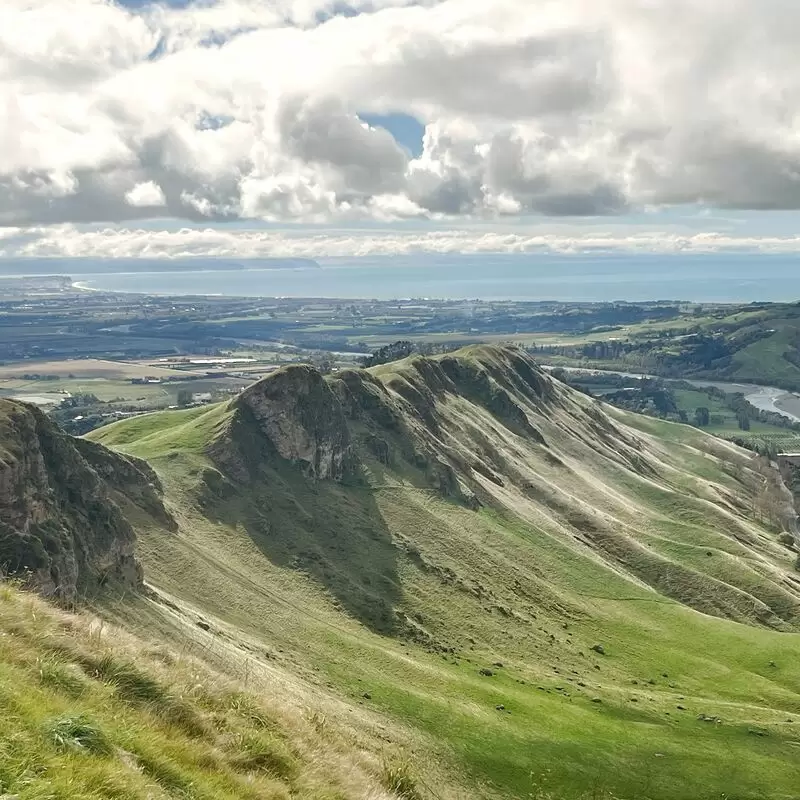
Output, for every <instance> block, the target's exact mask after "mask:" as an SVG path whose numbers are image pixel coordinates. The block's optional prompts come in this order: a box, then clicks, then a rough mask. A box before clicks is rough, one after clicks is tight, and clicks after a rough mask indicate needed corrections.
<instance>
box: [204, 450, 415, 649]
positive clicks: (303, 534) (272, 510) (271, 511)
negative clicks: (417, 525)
mask: <svg viewBox="0 0 800 800" xmlns="http://www.w3.org/2000/svg"><path fill="white" fill-rule="evenodd" d="M273 463H274V462H273ZM227 486H228V491H223V492H221V493H220V492H219V491H218V488H217V487H214V486H208V492H209V494H210V496H209V497H207V498H206V502H205V503H204V506H205V513H206V515H207V516H208V517H209V518H212V519H215V520H216V521H219V522H223V523H225V524H229V525H242V526H243V527H244V528H245V529H246V530H247V533H248V535H249V536H250V538H251V539H252V540H253V542H254V543H255V544H256V545H257V547H258V548H259V549H260V550H261V552H262V553H263V554H264V555H265V556H266V557H267V558H268V559H269V560H270V561H271V562H272V563H274V564H276V565H278V566H281V567H288V568H291V569H296V570H299V571H302V572H305V573H307V574H308V575H309V576H310V577H311V578H312V579H314V580H316V581H318V582H319V583H320V584H321V585H322V586H324V587H325V588H326V589H327V590H328V592H330V594H331V595H332V596H333V597H334V598H335V600H336V601H337V602H338V603H339V604H340V606H341V608H342V609H343V610H344V611H345V612H347V613H348V614H350V615H351V616H353V617H355V618H356V619H358V620H359V621H360V622H361V623H363V624H364V625H366V626H367V627H368V628H370V629H371V630H373V631H375V632H378V633H381V634H391V633H392V632H393V631H394V626H395V614H394V608H395V605H396V604H397V602H398V601H399V600H400V596H401V589H400V580H399V577H398V574H397V550H396V548H395V547H394V545H393V544H392V539H391V535H390V533H389V529H388V528H387V526H386V523H385V522H384V520H383V517H382V515H381V513H380V510H379V509H378V507H377V505H376V504H375V501H374V498H373V496H372V493H371V492H370V491H369V490H368V489H366V488H365V487H361V486H358V485H352V486H347V485H342V484H339V483H337V482H335V481H318V482H314V481H311V480H309V479H307V478H306V477H305V476H304V475H303V474H302V473H301V472H300V470H299V469H295V468H294V467H292V466H291V465H289V464H286V463H284V464H280V465H278V466H277V468H274V467H272V466H270V467H266V466H265V467H263V468H262V471H261V474H260V475H259V476H258V477H254V478H253V479H252V480H251V481H249V482H248V483H247V484H245V485H237V486H235V487H234V486H232V485H231V484H227Z"/></svg>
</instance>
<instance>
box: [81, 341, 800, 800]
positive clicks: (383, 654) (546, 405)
mask: <svg viewBox="0 0 800 800" xmlns="http://www.w3.org/2000/svg"><path fill="white" fill-rule="evenodd" d="M304 369H305V368H289V369H288V370H285V371H283V372H282V373H278V374H277V376H276V377H275V378H268V379H266V380H265V381H262V382H261V383H260V384H258V385H257V386H256V387H253V389H252V390H248V392H246V393H245V395H243V396H242V397H241V398H239V399H238V400H236V401H233V402H232V403H229V404H225V405H220V406H215V407H212V408H209V409H207V410H204V411H197V410H191V411H189V412H176V413H172V414H170V415H168V416H167V415H164V416H161V415H158V416H155V417H151V418H149V419H151V420H152V422H153V424H151V425H148V424H146V420H147V419H148V418H144V419H139V420H132V421H125V422H122V423H118V424H116V425H112V426H109V427H107V428H103V429H100V430H98V431H95V432H93V434H91V438H92V439H94V440H95V441H98V442H102V443H103V444H106V445H108V446H111V447H117V448H119V449H120V450H122V451H123V452H126V453H130V454H132V455H136V456H139V457H142V458H146V459H147V460H148V461H149V462H150V464H151V465H152V466H153V467H154V468H155V470H156V471H157V473H158V474H159V477H160V479H161V481H162V482H163V484H164V489H165V502H166V504H167V506H168V508H169V510H170V511H171V513H172V515H173V516H174V518H175V520H176V521H177V524H178V529H177V531H167V530H165V529H164V528H163V527H162V526H161V525H160V524H159V523H158V522H157V521H155V520H153V519H151V518H150V517H149V516H148V515H147V513H146V512H145V511H143V510H142V509H140V508H137V507H136V505H135V503H133V502H132V501H130V500H127V499H126V497H125V496H124V492H121V493H120V497H119V498H118V502H119V503H120V504H121V505H122V507H123V508H124V509H125V510H126V513H127V515H128V517H129V519H132V520H133V521H134V522H135V524H136V527H137V531H138V534H139V553H140V557H141V559H142V561H143V563H144V568H145V573H146V575H147V579H148V581H149V582H150V584H151V585H152V586H153V587H154V588H155V590H156V591H157V592H158V593H159V595H160V596H161V598H162V599H163V600H164V601H165V602H167V603H168V605H162V606H158V605H151V606H149V607H148V612H147V613H146V614H141V613H140V614H129V613H126V612H125V611H124V610H121V611H120V612H119V613H120V614H121V615H122V617H123V618H124V619H126V621H127V624H129V625H133V626H134V627H135V626H137V625H138V626H139V627H140V628H141V629H142V630H147V631H148V634H149V635H155V634H159V635H162V636H164V637H174V636H175V635H176V633H175V627H174V626H175V625H176V622H175V620H176V619H181V620H184V621H189V623H192V622H195V621H199V622H202V625H203V626H204V628H208V631H207V636H208V641H209V653H207V654H206V655H207V657H209V658H212V659H213V658H217V657H219V658H223V656H222V655H220V653H225V652H228V651H230V650H231V648H233V649H236V650H237V652H246V653H247V654H248V658H247V661H248V663H249V664H252V665H254V667H255V666H257V667H258V668H259V669H267V670H269V671H270V674H271V675H272V676H273V679H274V681H275V683H274V685H275V687H276V691H285V690H286V686H287V685H290V686H291V685H293V681H296V680H301V681H302V682H303V684H304V686H307V687H310V689H309V691H310V693H311V696H314V695H319V696H327V695H328V693H332V694H333V695H334V696H336V697H338V698H339V699H340V700H341V701H342V702H343V703H345V706H343V707H342V708H343V709H346V710H341V709H340V711H341V715H342V716H343V717H344V718H345V719H347V718H349V719H352V720H353V725H354V726H355V729H356V730H359V731H362V732H363V735H364V736H365V737H366V740H368V741H374V740H375V739H376V738H379V737H385V738H386V739H388V740H389V741H400V742H402V743H403V746H404V747H405V748H406V749H407V752H408V753H410V757H411V759H412V760H413V761H414V762H415V763H416V764H417V765H418V769H419V770H420V771H421V773H422V775H423V781H422V782H421V783H420V786H421V787H422V788H420V789H419V790H416V789H415V790H414V791H420V793H421V796H431V797H439V796H441V797H446V796H464V797H505V798H508V797H517V798H529V797H536V798H601V797H608V798H611V797H614V798H629V799H630V800H632V799H633V798H637V799H638V798H650V799H651V800H679V799H680V800H684V799H685V798H706V797H707V798H712V797H713V798H719V797H729V798H738V800H749V799H750V798H752V799H753V800H755V798H770V800H772V799H773V798H775V799H776V800H777V798H786V799H787V800H788V798H791V797H794V796H795V795H796V786H797V785H798V780H799V779H800V768H799V767H798V760H797V755H798V749H797V748H798V740H800V658H799V657H798V656H800V634H798V633H797V631H798V630H800V614H799V612H800V576H798V575H797V573H796V572H795V571H794V566H793V565H794V561H795V558H796V552H795V550H794V547H793V546H787V545H785V544H782V543H781V541H780V540H779V534H780V533H781V520H783V519H788V512H787V508H788V504H789V503H790V498H789V497H788V496H787V495H786V494H785V491H784V490H782V487H781V485H780V484H779V483H778V482H777V481H776V476H775V474H774V473H773V472H772V470H771V469H770V468H769V467H768V466H767V465H764V464H763V463H761V462H759V461H758V460H757V459H753V458H752V457H751V456H750V454H746V453H745V452H743V451H740V450H738V449H737V448H735V447H733V446H731V445H728V444H727V443H725V442H722V441H719V440H716V439H714V438H712V437H710V436H707V435H705V434H703V433H702V432H700V431H697V430H695V429H692V428H689V427H686V426H679V425H674V424H670V423H664V422H661V421H658V420H655V419H650V418H646V417H640V416H636V415H631V414H627V413H625V412H622V411H618V410H615V409H612V408H610V407H606V406H603V405H602V404H599V403H597V402H596V401H594V400H592V399H590V398H588V397H585V396H583V395H580V394H578V393H577V392H574V391H572V390H570V389H568V388H567V387H565V386H563V385H561V384H558V383H557V382H555V381H553V380H551V379H550V378H548V377H547V376H546V375H544V374H543V373H541V372H540V371H539V370H537V369H536V368H535V367H534V366H533V365H532V363H531V362H530V361H529V360H528V359H527V358H525V357H523V356H521V355H520V354H519V353H518V352H516V351H513V350H503V349H498V348H491V347H474V348H468V349H467V350H465V351H460V352H459V353H457V354H455V355H450V356H443V357H437V358H434V359H422V358H416V359H409V360H406V361H403V362H397V363H394V364H388V365H384V366H381V367H377V368H375V369H374V370H372V371H371V372H369V373H366V372H361V373H358V372H343V373H338V374H337V375H336V376H333V377H331V378H329V379H328V380H327V382H323V381H322V380H321V378H319V377H318V376H317V377H314V375H311V374H310V373H309V372H308V371H305V372H300V371H298V370H304ZM298 392H299V394H298ZM297 397H300V400H299V401H298V400H297ZM292 398H294V399H292ZM328 473H330V474H331V475H335V478H325V479H320V478H319V477H315V476H319V475H321V474H328ZM769 520H771V521H769ZM165 608H169V609H171V610H170V611H169V613H167V611H166V610H164V609H165ZM212 643H213V645H214V647H211V644H212ZM215 648H216V649H215ZM223 661H225V659H223ZM225 663H227V664H228V665H230V664H231V663H233V662H231V661H230V659H228V660H227V661H225ZM236 663H238V662H236ZM240 668H241V666H240ZM248 668H249V667H248ZM314 687H316V688H314ZM304 696H305V697H307V698H308V697H309V694H308V693H306V695H304ZM308 702H314V701H311V700H309V701H308ZM353 708H356V709H359V710H361V711H363V712H364V714H365V715H367V716H365V717H364V718H363V719H362V718H361V717H360V715H358V712H353V711H351V710H349V709H353ZM367 718H369V720H372V722H370V723H368V722H367V721H366V720H367ZM374 720H379V723H377V724H378V726H379V727H377V728H376V727H369V725H373V724H374ZM423 784H424V785H423ZM459 784H467V785H468V786H469V787H470V788H469V789H468V790H467V791H466V793H465V794H463V795H459V794H458V790H457V788H453V787H457V786H458V785H459ZM426 787H427V788H426ZM408 796H413V795H408Z"/></svg>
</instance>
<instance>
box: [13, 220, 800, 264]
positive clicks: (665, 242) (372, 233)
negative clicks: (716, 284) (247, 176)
mask: <svg viewBox="0 0 800 800" xmlns="http://www.w3.org/2000/svg"><path fill="white" fill-rule="evenodd" d="M0 231H2V229H0ZM6 234H7V235H6V236H5V238H3V237H2V236H0V256H6V257H17V258H19V257H38V258H48V257H54V258H111V259H114V258H148V259H165V260H167V259H176V258H192V257H200V256H203V257H208V258H210V257H220V258H223V257H224V258H240V259H249V258H268V257H290V256H296V257H307V258H334V257H364V256H391V255H409V254H416V253H438V254H447V255H457V254H476V253H477V254H479V253H486V254H489V253H497V254H503V253H506V254H512V253H560V254H565V255H568V254H577V253H665V254H668V253H719V252H755V253H763V254H770V253H800V236H787V237H779V236H736V235H732V234H727V233H719V232H695V233H682V232H676V231H670V230H632V231H626V230H624V229H623V230H610V231H603V230H593V231H585V230H584V231H580V230H574V231H573V230H570V229H569V228H567V229H562V230H558V231H549V232H538V231H535V230H529V231H524V230H523V231H502V232H497V231H486V230H481V229H480V228H476V229H471V230H463V229H462V230H457V229H456V230H435V231H430V230H428V231H400V230H383V231H381V230H363V229H362V230H350V231H343V230H338V231H337V230H324V231H319V232H315V233H311V232H308V231H306V232H289V231H281V232H273V231H265V230H241V229H237V230H233V229H230V228H220V227H214V228H205V229H197V228H183V229H179V230H145V229H136V228H101V229H96V230H81V229H78V228H76V227H75V226H72V225H59V226H54V227H46V228H35V229H28V230H25V231H24V230H22V229H17V230H16V231H14V232H13V233H11V234H9V233H8V231H6Z"/></svg>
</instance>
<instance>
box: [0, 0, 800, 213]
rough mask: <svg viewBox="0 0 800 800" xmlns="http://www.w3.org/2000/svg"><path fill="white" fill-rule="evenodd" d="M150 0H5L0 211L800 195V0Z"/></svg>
mask: <svg viewBox="0 0 800 800" xmlns="http://www.w3.org/2000/svg"><path fill="white" fill-rule="evenodd" d="M140 6H141V7H140V8H138V9H133V8H127V7H125V5H124V4H123V3H121V2H118V3H114V2H111V0H36V1H35V2H34V1H33V0H5V1H4V2H3V3H2V7H0V115H2V119H3V125H2V126H0V225H5V226H36V225H40V224H58V223H64V222H74V223H81V222H101V223H102V222H121V221H125V220H137V219H144V218H147V217H152V216H154V215H158V216H169V217H173V218H177V219H186V220H192V221H202V220H207V221H215V220H230V219H248V218H249V219H259V220H265V221H270V222H281V221H291V222H336V221H348V222H351V221H354V220H363V219H379V220H390V219H402V218H432V219H435V220H443V219H447V218H456V217H470V218H475V219H486V218H497V217H503V216H525V215H547V216H569V215H584V216H593V215H612V214H618V213H621V212H625V211H628V210H631V209H637V208H642V207H646V206H648V207H649V206H658V205H670V204H683V203H701V204H708V205H713V206H718V207H730V208H758V209H769V208H783V209H796V208H800V136H798V134H797V131H798V126H799V125H800V62H798V60H797V57H796V41H797V33H798V30H800V6H799V5H798V4H797V3H796V2H794V0H759V2H757V3H755V2H752V0H725V2H715V1H714V0H711V1H710V0H606V1H605V2H602V3H600V2H597V0H494V1H493V2H492V3H486V2H485V1H484V0H426V1H425V2H413V1H412V0H350V2H348V3H342V2H341V1H340V0H275V2H271V3H268V4H267V3H263V2H261V0H207V1H206V2H202V3H192V4H189V5H188V6H186V7H172V6H168V5H164V4H160V3H158V2H153V3H147V4H140ZM345 10H346V11H347V13H342V12H343V11H345ZM391 113H402V114H407V115H410V116H413V117H416V118H417V119H419V120H420V121H421V122H422V123H423V124H424V125H425V136H424V142H423V149H422V153H421V155H420V156H419V157H418V158H412V157H411V156H410V155H409V151H408V149H407V148H406V147H404V146H403V143H402V142H397V141H395V140H394V138H393V137H392V135H391V134H390V133H389V132H388V131H387V130H385V129H383V128H381V127H371V126H369V125H366V124H365V123H364V122H362V120H361V119H360V117H359V114H363V115H367V114H370V115H375V114H377V115H386V114H391Z"/></svg>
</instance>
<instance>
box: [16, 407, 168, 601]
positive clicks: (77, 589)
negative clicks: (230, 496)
mask: <svg viewBox="0 0 800 800" xmlns="http://www.w3.org/2000/svg"><path fill="white" fill-rule="evenodd" d="M117 484H124V486H125V487H126V488H127V490H129V491H132V492H135V493H137V494H138V496H139V499H140V501H141V502H142V503H144V504H145V505H147V506H149V507H150V508H151V509H152V510H153V511H154V512H155V513H156V514H161V519H163V520H164V521H167V517H166V512H165V511H164V509H163V506H162V505H161V500H160V498H159V496H158V489H157V485H158V479H157V477H156V476H155V473H153V471H152V470H151V469H150V467H148V466H147V465H146V464H144V463H143V462H134V461H132V460H131V459H128V458H125V457H123V456H120V455H117V454H114V453H111V452H109V451H107V450H105V448H102V447H99V446H97V445H94V444H92V443H91V442H85V441H81V440H77V439H73V438H72V437H70V436H67V435H65V434H63V433H61V432H60V431H59V430H58V429H57V428H56V426H55V425H54V424H53V423H52V422H51V421H50V420H49V419H48V418H47V417H46V416H45V415H44V414H43V413H42V412H41V411H39V410H38V409H36V408H34V407H32V406H28V405H25V404H23V403H17V402H15V401H12V400H0V571H2V572H3V573H6V574H11V575H16V576H20V577H23V578H24V579H25V580H26V581H27V582H28V584H29V585H30V586H32V587H34V588H36V589H37V590H38V591H40V592H41V593H43V594H45V595H48V596H53V597H55V598H56V599H58V600H61V601H64V602H73V601H75V599H76V598H77V597H78V595H85V594H92V593H94V592H95V591H96V590H98V589H99V588H101V587H108V588H110V587H112V586H113V587H116V588H119V589H135V588H137V587H138V586H139V585H140V584H141V580H142V575H141V569H140V567H139V564H138V563H137V561H136V558H135V555H134V542H135V534H134V531H133V528H132V527H131V525H130V523H129V522H128V520H127V519H126V518H125V517H124V515H123V514H122V512H121V511H120V508H119V506H118V505H117V504H116V503H115V502H114V501H113V499H112V495H113V493H114V492H115V491H116V490H117V489H118V488H119V487H118V485H117Z"/></svg>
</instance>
